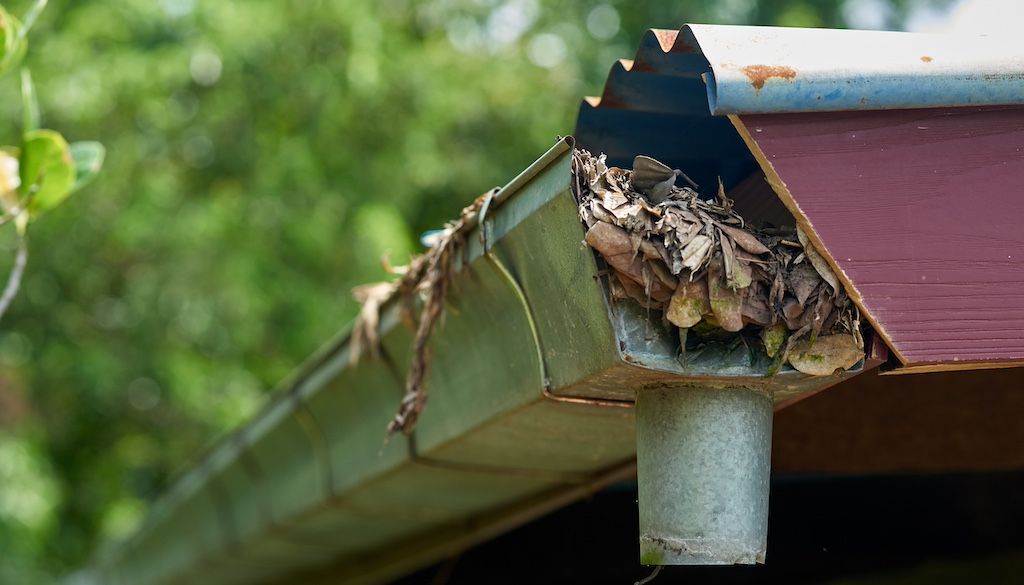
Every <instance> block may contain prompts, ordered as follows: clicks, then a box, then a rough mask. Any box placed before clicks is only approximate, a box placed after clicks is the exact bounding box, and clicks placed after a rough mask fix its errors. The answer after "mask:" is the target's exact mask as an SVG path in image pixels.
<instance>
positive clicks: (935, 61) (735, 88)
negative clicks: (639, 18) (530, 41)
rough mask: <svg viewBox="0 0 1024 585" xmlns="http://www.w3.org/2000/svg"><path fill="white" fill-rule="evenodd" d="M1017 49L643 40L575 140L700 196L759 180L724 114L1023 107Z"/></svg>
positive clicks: (867, 38) (797, 35)
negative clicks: (640, 164)
mask: <svg viewBox="0 0 1024 585" xmlns="http://www.w3.org/2000/svg"><path fill="white" fill-rule="evenodd" d="M1022 47H1024V45H1022V44H1021V43H1020V42H1019V40H1018V39H1007V38H997V37H986V36H977V37H969V36H963V35H958V36H952V35H928V34H915V33H895V32H877V31H850V30H828V29H803V28H785V27H755V26H721V25H686V26H684V27H683V28H681V29H680V30H679V31H669V30H650V31H648V33H647V34H646V35H645V36H644V38H643V41H642V42H641V45H640V48H639V50H638V51H637V53H636V56H635V58H634V59H633V60H621V61H619V62H617V63H616V64H615V65H614V66H613V67H612V70H611V72H610V73H609V74H608V79H607V81H606V83H605V87H604V91H603V93H602V95H601V97H600V98H587V99H586V100H584V102H583V104H582V106H581V108H580V114H579V118H578V121H577V126H576V137H577V140H578V141H579V144H580V145H581V146H583V147H585V148H588V149H590V150H595V151H601V152H605V153H606V154H608V156H609V158H610V159H611V160H612V162H613V163H615V164H625V163H626V162H627V161H628V160H631V159H632V157H633V155H635V154H636V153H644V154H649V155H651V156H654V157H655V158H659V159H661V160H664V161H665V162H667V163H669V164H670V165H672V166H676V167H679V168H683V169H686V172H687V173H688V174H691V176H694V175H697V176H694V178H695V179H696V180H697V181H698V182H699V183H701V185H702V186H703V187H705V189H706V190H710V189H713V188H715V187H717V177H719V176H721V177H722V178H723V179H724V180H725V182H726V186H730V185H732V184H735V183H736V182H738V181H740V180H742V179H743V178H745V177H746V176H747V175H749V174H750V173H751V172H753V171H754V170H755V168H756V165H754V163H753V160H752V159H751V157H750V154H749V153H748V152H747V150H746V148H745V147H744V145H743V142H742V141H741V140H740V139H739V138H738V137H737V136H736V133H735V131H734V130H733V128H732V125H731V124H730V123H729V122H728V120H727V119H725V116H724V115H725V114H752V113H781V112H809V111H838V110H868V109H904V108H927V107H940V106H965V105H995V104H1022V103H1024V49H1022Z"/></svg>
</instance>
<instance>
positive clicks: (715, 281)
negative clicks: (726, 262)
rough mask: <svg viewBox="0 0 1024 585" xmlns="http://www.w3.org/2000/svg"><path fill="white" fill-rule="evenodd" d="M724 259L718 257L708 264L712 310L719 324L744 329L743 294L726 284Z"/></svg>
mask: <svg viewBox="0 0 1024 585" xmlns="http://www.w3.org/2000/svg"><path fill="white" fill-rule="evenodd" d="M723 272H724V268H723V266H722V260H721V259H720V258H716V259H714V260H712V261H711V263H710V264H709V265H708V298H709V299H710V302H711V312H712V313H713V314H714V315H715V319H716V320H717V321H718V324H719V326H721V328H722V329H724V330H726V331H739V330H740V329H743V295H742V294H741V293H739V292H737V291H735V290H733V289H731V288H729V287H728V286H726V284H725V275H724V274H723Z"/></svg>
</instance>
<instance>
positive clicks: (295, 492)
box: [75, 139, 857, 585]
mask: <svg viewBox="0 0 1024 585" xmlns="http://www.w3.org/2000/svg"><path fill="white" fill-rule="evenodd" d="M571 148H572V141H571V139H563V140H560V141H559V142H558V143H557V144H556V145H555V146H554V147H553V148H552V149H551V150H549V151H548V152H547V153H546V154H545V155H544V156H543V157H541V158H540V159H539V160H538V161H537V162H535V163H534V164H533V165H531V166H530V167H529V168H528V169H526V170H525V171H524V172H523V173H522V174H521V175H519V176H518V177H516V178H515V179H513V180H512V181H511V182H510V183H509V184H508V185H506V186H505V187H504V188H503V189H502V190H501V191H499V192H498V193H497V195H496V196H495V199H494V202H493V204H492V205H491V210H490V211H489V212H488V215H487V216H486V218H484V220H483V222H482V225H476V226H475V228H474V229H473V231H472V232H471V233H470V234H469V237H468V241H469V242H470V245H469V246H468V251H467V253H466V254H465V256H464V258H463V259H461V260H460V261H459V262H458V263H457V266H456V268H457V275H456V276H455V278H454V281H453V283H452V287H451V289H450V293H449V297H448V306H447V310H446V314H445V317H444V320H443V321H442V323H441V324H440V326H439V327H438V328H437V330H436V331H435V332H434V335H433V337H432V340H431V356H432V359H431V366H430V369H429V371H428V374H427V376H428V378H427V387H428V388H429V390H430V400H429V402H428V404H427V406H426V408H425V409H424V411H423V413H422V415H421V417H420V420H419V423H418V426H417V427H416V430H415V432H414V434H413V435H412V436H411V437H408V438H407V437H404V436H399V435H396V436H394V437H392V438H391V440H390V441H387V440H386V437H385V427H386V426H387V424H388V422H389V421H390V420H391V418H392V415H393V414H394V412H395V409H396V407H397V405H398V402H399V400H400V398H401V396H402V394H403V382H404V379H405V370H406V365H407V364H408V363H409V357H410V354H409V352H410V345H411V341H412V336H413V331H412V329H411V328H410V327H409V326H408V325H406V324H404V323H403V322H402V320H401V318H400V316H399V307H398V306H397V305H395V304H392V306H387V307H385V308H384V310H383V312H382V318H381V334H382V344H383V348H384V357H383V358H382V359H380V360H376V361H368V360H367V359H363V360H361V361H359V362H358V363H357V364H355V365H351V364H350V359H349V345H348V334H347V333H345V334H343V335H341V336H340V337H339V338H338V339H337V340H336V341H334V342H332V343H331V344H329V345H328V346H327V347H326V348H324V349H323V350H322V351H321V352H319V353H318V355H316V356H314V357H313V358H312V359H311V360H310V361H309V362H307V363H306V364H305V365H304V366H303V367H302V368H300V370H299V372H298V373H297V374H296V375H295V376H294V377H293V379H292V380H291V381H289V382H288V383H287V384H286V385H285V389H284V390H283V391H282V392H281V393H280V394H279V395H278V397H277V398H276V399H275V400H274V401H273V402H272V403H271V404H269V405H268V406H267V408H265V409H264V410H263V411H262V412H261V413H260V414H259V415H258V416H256V417H255V418H254V419H253V420H252V421H251V422H250V423H248V424H247V425H245V426H244V427H243V428H241V429H239V430H238V431H237V432H236V433H235V434H234V435H233V436H231V437H230V438H229V439H227V440H226V441H224V442H223V443H222V444H220V445H219V446H218V447H217V448H215V449H214V450H213V451H212V452H211V453H210V454H209V455H208V456H207V457H206V458H205V460H203V461H202V462H201V463H200V464H199V465H197V466H196V467H195V468H193V469H192V470H191V471H190V472H188V473H187V474H185V475H184V476H182V477H181V478H180V479H179V480H178V481H177V483H175V485H174V486H173V487H172V488H171V490H170V491H169V493H167V494H166V495H165V496H164V497H163V498H162V499H161V500H159V501H158V502H157V503H156V504H155V505H154V507H153V509H152V512H151V514H150V516H149V518H148V519H147V521H146V522H145V524H144V526H143V527H142V528H141V529H140V530H139V531H138V532H137V533H136V534H135V535H133V536H132V537H131V538H129V539H128V540H127V541H126V542H124V543H122V544H120V545H118V546H115V547H112V548H111V549H109V550H108V551H107V552H106V553H105V554H103V555H101V556H100V558H99V559H98V560H97V562H96V563H95V564H94V566H93V567H92V568H91V569H89V570H88V571H87V572H84V573H82V574H79V575H77V576H76V577H77V578H79V579H81V580H79V581H75V583H79V584H87V583H103V584H110V585H116V584H124V585H150V584H153V585H155V584H162V583H179V582H180V583H184V582H187V583H189V584H190V585H204V584H214V583H216V584H232V583H239V584H242V583H246V584H248V583H284V582H295V583H318V582H324V583H326V582H332V583H333V582H345V583H348V582H352V583H379V582H384V581H387V580H388V579H391V578H394V577H396V576H398V575H401V574H403V573H406V572H409V571H412V570H415V569H416V568H418V567H421V566H424V565H426V564H428V563H430V562H432V561H434V560H436V559H438V558H441V557H443V556H445V555H447V554H451V553H453V552H455V551H457V550H459V549H461V548H464V547H466V546H469V545H471V544H473V543H475V542H478V541H480V540H482V539H486V538H488V537H491V536H493V535H495V534H498V533H500V532H501V531H503V530H507V529H509V528H511V527H512V526H515V525H517V524H519V523H522V522H524V521H527V520H529V519H530V518H533V517H536V516H537V515H540V514H543V513H545V512H546V511H549V510H551V509H554V508H555V507H558V506H561V505H565V504H567V503H569V502H571V501H572V500H573V499H576V498H579V497H582V496H584V495H586V493H588V492H589V491H590V490H593V489H597V488H599V487H600V486H602V485H605V484H607V483H608V482H611V481H614V480H616V479H617V478H621V477H628V476H630V475H631V474H632V473H633V469H634V465H635V463H634V461H635V458H636V429H635V421H634V409H633V408H632V406H633V402H634V400H635V399H636V396H637V393H638V391H639V392H641V393H643V392H647V391H651V390H658V389H662V390H664V389H666V388H673V389H680V390H681V391H685V389H687V388H702V389H715V388H720V389H731V390H735V389H740V390H743V391H749V392H755V393H758V394H759V395H761V396H766V397H772V398H773V399H774V400H775V402H776V403H778V402H781V401H784V400H787V399H790V398H793V397H795V396H798V395H800V394H802V393H806V392H812V391H816V390H818V389H821V388H823V387H825V386H828V385H831V384H835V383H837V382H839V381H840V380H842V379H843V378H844V377H848V376H851V375H854V374H856V373H857V372H848V373H846V374H844V375H843V376H836V377H832V378H826V379H822V378H810V377H807V376H805V375H803V374H800V373H798V372H794V371H783V372H780V373H779V374H778V375H776V376H774V377H767V376H766V372H767V364H761V363H751V361H750V359H751V358H750V357H749V352H746V351H739V350H737V351H734V352H725V353H722V354H719V355H702V356H700V357H698V358H694V359H692V360H689V361H688V362H687V363H686V364H685V365H684V364H683V363H681V361H680V360H679V359H677V353H678V351H677V348H678V342H677V341H676V340H675V339H674V338H673V337H672V335H671V334H670V333H669V332H668V331H667V330H665V329H663V328H662V326H661V325H660V324H659V323H657V322H655V321H653V320H652V319H650V318H649V317H648V315H647V314H646V313H645V312H644V311H643V310H642V309H638V308H635V307H633V306H631V305H627V304H621V303H612V302H610V301H609V299H608V296H607V294H606V290H605V287H604V283H603V281H602V279H601V278H600V277H599V271H598V265H597V263H596V260H595V258H594V255H593V253H592V252H591V250H589V249H588V248H586V247H585V246H583V245H582V243H581V242H582V239H583V229H582V227H581V225H580V222H579V220H578V216H577V211H576V203H575V201H574V200H573V197H572V194H571V192H570V189H569V185H570V181H571V158H572V157H571ZM482 232H483V233H486V236H487V237H486V238H482V237H481V233H482ZM652 396H653V394H652ZM767 413H768V414H767V416H768V425H769V426H768V429H769V431H770V408H769V409H768V411H767ZM692 473H694V474H696V473H699V470H694V471H693V472H692ZM709 477H710V476H709ZM765 493H766V492H765ZM764 497H765V501H766V498H767V496H766V495H765V496H764Z"/></svg>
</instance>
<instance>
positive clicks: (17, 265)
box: [0, 230, 28, 318]
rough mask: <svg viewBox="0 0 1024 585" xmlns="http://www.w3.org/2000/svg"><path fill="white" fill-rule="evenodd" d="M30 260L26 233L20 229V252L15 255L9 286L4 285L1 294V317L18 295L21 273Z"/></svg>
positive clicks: (8, 281) (8, 278)
mask: <svg viewBox="0 0 1024 585" xmlns="http://www.w3.org/2000/svg"><path fill="white" fill-rule="evenodd" d="M26 262H28V246H27V244H26V242H25V234H24V233H22V232H21V230H19V231H18V254H17V255H16V256H15V257H14V267H13V268H11V274H10V276H8V277H7V286H5V287H4V294H3V296H0V318H3V316H4V313H6V312H7V307H9V306H10V305H11V301H13V300H14V297H15V296H17V295H18V288H20V287H21V275H22V274H23V273H24V272H25V263H26Z"/></svg>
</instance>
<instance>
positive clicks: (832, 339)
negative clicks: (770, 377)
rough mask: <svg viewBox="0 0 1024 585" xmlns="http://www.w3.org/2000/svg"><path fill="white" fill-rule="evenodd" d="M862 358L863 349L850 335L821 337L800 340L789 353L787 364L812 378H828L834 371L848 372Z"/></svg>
mask: <svg viewBox="0 0 1024 585" xmlns="http://www.w3.org/2000/svg"><path fill="white" fill-rule="evenodd" d="M863 357H864V348H863V347H859V346H858V345H857V342H856V340H855V339H854V337H853V336H852V335H822V336H820V337H818V338H816V339H814V340H813V341H811V340H806V339H805V340H801V341H798V342H796V343H794V344H793V347H792V348H790V351H789V356H788V359H789V363H790V365H792V366H793V367H794V368H795V369H797V370H799V371H801V372H803V373H805V374H810V375H812V376H829V375H831V374H834V373H835V371H836V370H848V369H850V368H852V367H853V366H854V365H856V364H857V362H859V361H860V360H861V358H863Z"/></svg>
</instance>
